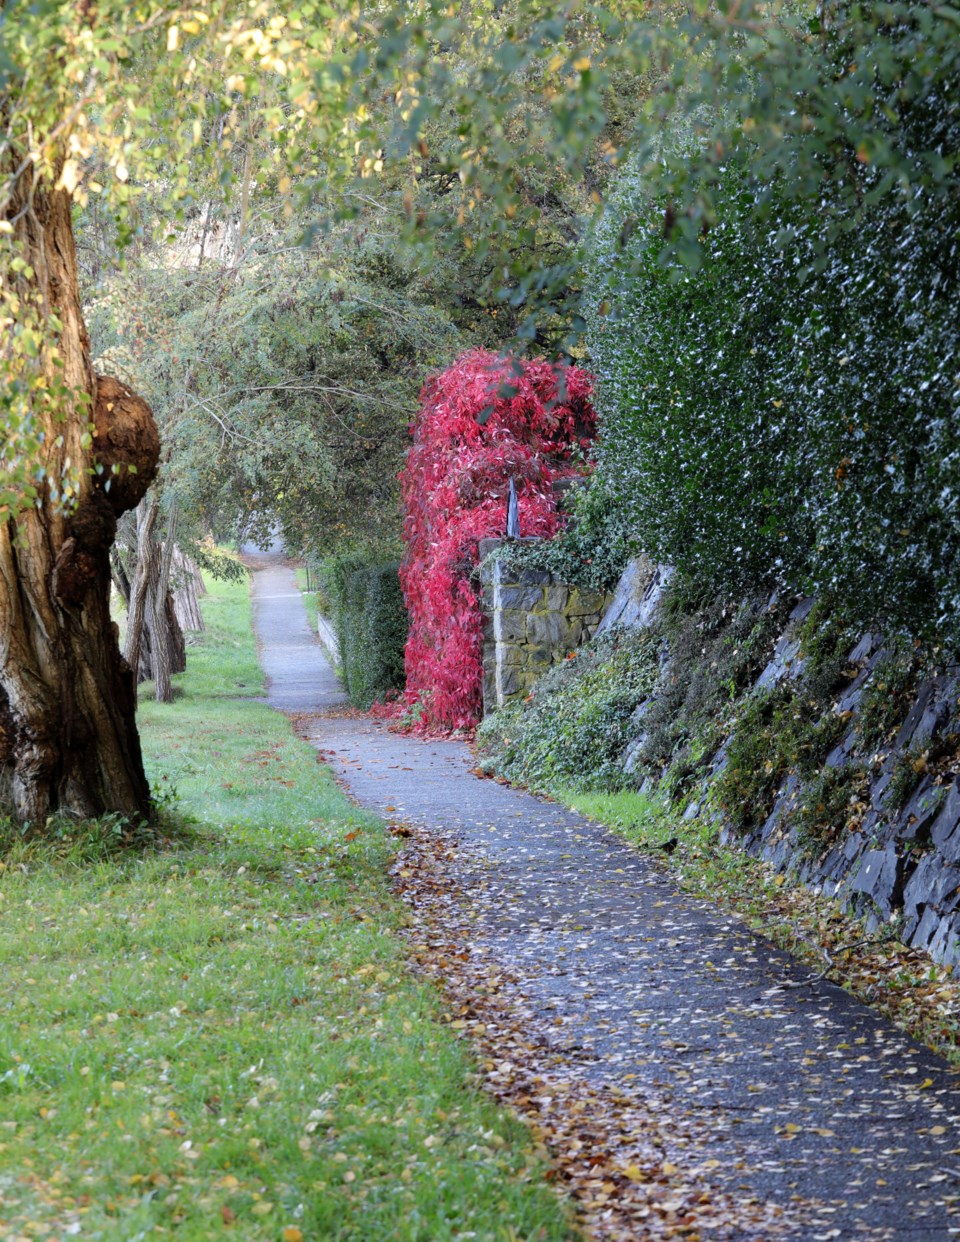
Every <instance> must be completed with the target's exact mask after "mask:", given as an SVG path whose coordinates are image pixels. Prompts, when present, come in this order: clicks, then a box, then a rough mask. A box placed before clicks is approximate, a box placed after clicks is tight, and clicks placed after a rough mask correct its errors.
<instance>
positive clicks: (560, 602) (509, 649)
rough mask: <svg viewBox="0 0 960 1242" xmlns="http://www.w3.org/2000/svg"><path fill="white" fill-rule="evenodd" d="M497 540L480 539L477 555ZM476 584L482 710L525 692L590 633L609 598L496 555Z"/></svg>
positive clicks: (495, 546)
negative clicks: (481, 615)
mask: <svg viewBox="0 0 960 1242" xmlns="http://www.w3.org/2000/svg"><path fill="white" fill-rule="evenodd" d="M499 544H500V540H496V539H485V540H483V541H482V542H481V545H480V555H481V558H483V557H486V556H487V555H488V554H489V553H490V552H492V551H493V550H494V549H495V548H497V547H498V546H499ZM481 586H482V601H483V612H484V634H483V639H484V642H483V710H484V713H485V714H486V713H489V712H492V711H495V710H496V709H497V708H498V707H503V705H504V704H505V703H508V702H510V700H511V699H515V698H523V697H525V696H526V695H528V694H529V693H530V691H531V689H532V688H533V683H534V682H535V681H536V680H537V678H538V677H540V676H542V675H543V673H545V672H546V671H547V670H548V669H549V668H550V666H551V665H553V664H557V663H559V662H560V661H561V660H564V659H566V657H567V656H568V655H569V653H570V652H571V651H573V650H575V649H576V648H577V647H578V646H579V645H580V644H581V643H583V642H586V641H587V640H588V639H590V638H592V637H593V635H594V634H595V633H596V630H597V626H598V625H599V624H600V620H601V617H602V616H603V613H604V611H605V609H606V607H607V605H608V604H609V602H610V598H611V597H610V596H608V595H604V594H602V593H600V592H596V591H585V590H583V589H581V588H580V587H575V586H571V585H569V583H564V582H560V581H558V580H557V579H556V578H554V576H553V575H552V574H550V573H547V572H546V571H544V570H539V569H519V570H512V569H509V568H507V567H505V566H504V565H503V564H502V563H501V562H499V561H495V562H494V563H493V567H492V568H491V569H489V570H484V571H483V572H482V575H481Z"/></svg>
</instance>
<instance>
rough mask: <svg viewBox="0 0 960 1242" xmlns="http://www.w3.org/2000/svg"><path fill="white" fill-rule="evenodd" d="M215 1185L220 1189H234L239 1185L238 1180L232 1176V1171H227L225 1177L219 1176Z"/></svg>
mask: <svg viewBox="0 0 960 1242" xmlns="http://www.w3.org/2000/svg"><path fill="white" fill-rule="evenodd" d="M217 1185H218V1186H219V1187H220V1189H221V1190H236V1188H237V1187H238V1186H239V1185H240V1182H239V1181H238V1180H237V1178H235V1177H234V1176H233V1174H232V1173H228V1174H227V1175H226V1177H221V1178H220V1181H219V1182H217Z"/></svg>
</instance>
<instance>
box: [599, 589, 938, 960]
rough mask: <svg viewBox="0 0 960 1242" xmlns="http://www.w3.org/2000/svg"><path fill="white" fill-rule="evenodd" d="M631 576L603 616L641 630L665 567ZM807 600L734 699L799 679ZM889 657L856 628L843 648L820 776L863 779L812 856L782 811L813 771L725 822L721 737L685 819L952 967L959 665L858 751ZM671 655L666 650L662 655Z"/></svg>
mask: <svg viewBox="0 0 960 1242" xmlns="http://www.w3.org/2000/svg"><path fill="white" fill-rule="evenodd" d="M638 572H639V571H638V569H637V567H636V566H632V567H631V568H630V569H628V571H627V574H626V575H625V577H624V580H623V582H621V586H620V588H619V589H618V592H617V597H616V600H615V602H614V604H613V605H611V608H610V611H609V613H608V616H609V617H610V618H611V619H612V618H613V616H614V613H615V612H616V610H617V608H618V603H617V601H620V602H621V603H622V604H623V608H622V610H621V612H620V614H619V616H618V617H617V621H618V623H620V624H626V625H628V626H631V627H639V628H646V627H649V626H651V625H654V624H656V621H657V611H658V606H659V603H660V600H661V598H662V595H663V588H664V585H665V583H666V581H668V580H669V576H670V574H669V570H668V569H665V567H658V568H657V570H656V572H655V574H654V576H653V577H652V579H650V581H649V582H648V584H647V587H646V589H645V590H643V591H640V590H639V589H638V583H637V576H638ZM640 585H642V582H641V583H640ZM631 601H632V602H631ZM771 602H772V601H771ZM813 604H814V601H813V600H812V599H805V600H803V601H801V602H800V603H799V604H798V605H797V606H796V607H795V608H794V610H793V612H792V613H791V614H790V617H789V621H788V623H787V625H786V628H785V629H784V631H783V632H782V633H781V634H780V635H779V636H778V637H777V639H776V641H775V643H774V644H773V647H772V651H771V655H770V658H769V660H768V662H767V664H766V666H765V667H764V668H763V670H762V672H761V673H760V674H759V676H758V677H757V678H756V679H755V681H754V682H753V684H752V686H751V687H750V688H749V689H748V691H747V692H746V694H745V695H742V696H741V699H740V701H741V702H742V701H743V700H744V699H745V698H746V697H747V695H749V694H753V693H759V692H763V691H769V690H772V689H774V688H775V687H778V686H779V687H781V688H783V687H787V688H789V686H790V683H798V689H799V679H800V675H801V673H802V672H803V667H804V655H803V651H802V643H801V641H800V638H799V634H798V631H799V630H800V628H801V626H802V624H803V622H804V620H805V619H806V618H807V616H808V615H809V613H810V611H811V609H812V607H813ZM604 625H605V626H606V625H607V620H606V619H605V621H604ZM887 654H888V652H887V649H886V647H885V643H884V637H883V635H881V634H878V633H867V634H864V635H863V636H862V637H861V638H860V639H859V640H858V641H857V642H856V644H855V645H854V646H853V647H852V648H850V650H849V651H848V653H847V662H848V669H849V676H850V681H849V684H848V685H847V686H846V687H845V688H844V689H843V691H842V693H840V694H839V695H838V697H837V698H836V700H835V702H833V704H832V707H831V711H832V712H833V713H834V714H835V715H837V716H839V717H840V720H841V721H842V722H843V723H845V725H846V732H845V733H844V735H843V737H842V739H841V741H840V742H839V743H838V744H837V745H836V746H835V747H834V748H833V750H831V751H830V752H829V754H828V755H827V757H826V760H825V763H824V768H823V769H821V773H822V771H823V770H824V769H828V768H837V769H844V768H847V767H848V766H849V765H851V764H857V765H860V767H861V768H862V771H863V773H864V776H863V778H862V787H861V790H860V792H859V793H858V794H857V795H856V798H855V799H852V800H851V805H850V806H849V807H848V815H847V818H846V819H845V822H844V824H843V825H839V824H838V828H839V831H838V832H837V834H836V836H835V838H834V840H833V841H832V842H831V843H830V844H829V846H828V847H826V848H824V849H823V850H822V851H821V852H820V854H819V856H812V851H811V848H810V844H809V842H804V841H803V840H802V839H801V838H800V836H799V834H798V829H797V826H796V818H795V817H794V816H793V815H792V814H791V813H792V812H793V811H795V810H796V809H797V807H798V805H799V804H800V801H801V799H802V798H803V797H804V794H805V792H806V791H809V790H810V788H811V784H812V781H813V780H816V779H817V776H818V775H820V774H821V773H815V774H814V775H813V776H812V777H811V778H809V779H808V780H807V781H806V782H802V781H801V780H800V779H799V778H798V777H797V775H796V774H790V775H788V776H787V777H786V779H785V780H784V781H783V782H782V783H781V785H780V787H779V789H778V791H777V794H776V798H775V801H774V803H773V806H772V809H771V810H770V813H769V814H768V815H767V817H766V819H765V820H764V821H763V823H762V824H760V825H758V826H757V827H756V828H754V829H751V830H749V831H747V832H746V833H744V832H741V831H739V830H737V829H735V828H734V827H732V826H731V825H730V824H729V823H725V822H724V821H723V819H722V817H721V816H720V813H719V811H718V810H717V809H716V806H715V804H714V803H713V802H712V800H711V785H712V783H713V781H715V780H716V778H717V777H718V776H719V774H720V773H721V772H722V771H723V770H724V768H725V766H726V764H727V761H728V760H727V754H728V750H729V747H730V742H731V740H732V739H731V738H730V737H728V738H727V740H726V741H725V742H724V743H723V745H721V746H720V748H719V749H718V750H717V751H716V753H715V754H714V755H713V756H712V758H711V760H710V761H709V763H708V765H707V770H708V773H709V775H708V776H707V777H706V779H705V780H704V781H703V782H702V783H701V784H700V786H698V788H697V791H696V792H695V793H694V794H693V796H692V797H690V799H689V801H688V802H687V804H686V808H685V817H686V818H688V819H690V818H696V817H698V816H701V815H710V816H715V817H717V819H718V821H719V824H720V834H721V840H722V841H724V843H726V844H728V845H730V846H735V847H737V848H742V849H745V850H746V851H747V852H748V853H750V854H753V855H755V856H758V857H761V858H763V859H765V860H766V861H767V862H769V863H771V864H772V865H773V866H774V867H776V868H777V869H778V870H780V871H787V870H792V871H795V872H796V873H797V874H798V875H799V877H800V879H801V880H802V881H803V882H804V883H805V884H807V885H808V886H810V887H812V888H814V889H816V890H818V891H821V892H823V893H824V894H825V895H827V896H829V897H834V898H836V899H837V900H838V901H840V902H841V903H842V904H843V905H844V906H846V907H847V908H848V909H850V910H852V912H854V913H856V914H858V915H863V916H865V917H866V920H867V924H868V927H869V928H870V929H871V930H872V929H875V928H876V927H878V926H879V925H880V924H881V923H885V922H888V921H890V920H894V921H897V920H899V921H900V923H901V925H900V928H899V930H898V935H899V938H900V939H901V940H903V942H904V943H906V944H909V945H912V946H914V947H916V948H918V949H922V950H925V951H926V952H928V953H929V954H930V955H931V956H932V957H933V958H934V959H935V960H937V961H938V962H941V963H944V964H947V965H951V966H955V965H958V964H960V668H958V667H957V666H947V667H945V668H942V669H940V670H939V671H937V673H936V675H933V676H929V677H927V679H926V680H923V681H921V682H920V683H919V684H918V686H917V687H916V690H915V693H914V695H913V697H912V705H911V706H910V707H909V710H908V711H907V712H906V714H905V716H904V718H903V721H902V724H901V726H900V728H899V730H898V732H897V733H896V735H895V736H893V737H892V738H890V740H888V741H886V742H885V743H884V744H883V745H882V746H881V747H880V748H879V750H874V749H872V748H865V747H864V743H863V739H862V735H861V733H860V731H859V730H858V718H859V715H860V709H861V704H862V702H863V698H864V694H865V692H866V691H867V689H868V687H870V686H871V684H872V680H873V677H874V673H875V672H876V671H877V670H878V668H880V667H881V666H882V663H883V660H884V658H885V656H886V655H887ZM669 658H670V657H669V653H668V652H667V653H665V655H664V659H665V660H667V661H669ZM881 688H882V686H881ZM650 703H651V700H646V701H644V702H642V703H640V704H639V705H638V707H637V709H636V711H635V712H634V719H635V721H636V723H637V732H636V736H635V738H634V739H633V741H632V742H631V743H630V745H629V746H628V747H627V749H626V751H625V752H624V756H623V760H622V763H623V767H624V769H625V770H626V771H628V772H630V771H632V770H633V769H634V767H635V765H636V761H637V755H638V754H639V751H640V747H641V746H642V744H643V741H644V738H645V734H644V728H643V721H644V717H645V716H646V715H647V713H648V711H649V708H650ZM888 736H889V735H888ZM657 784H658V782H657V781H656V779H654V778H653V777H651V776H648V777H647V778H646V779H645V780H644V781H643V782H642V783H641V784H640V788H641V790H642V791H644V792H650V793H652V792H655V791H656V789H657ZM897 787H898V788H897Z"/></svg>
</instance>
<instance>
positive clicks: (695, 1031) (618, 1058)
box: [253, 558, 960, 1242]
mask: <svg viewBox="0 0 960 1242" xmlns="http://www.w3.org/2000/svg"><path fill="white" fill-rule="evenodd" d="M262 566H263V567H262V568H260V569H258V570H257V571H256V573H255V575H254V588H253V590H254V600H255V621H256V628H257V634H258V638H259V641H260V646H261V652H262V659H263V665H264V668H265V670H266V672H267V675H268V678H269V691H268V701H269V702H270V703H271V704H273V705H274V706H276V707H278V708H281V709H282V710H285V711H290V712H316V713H323V712H324V711H325V710H328V709H329V708H331V707H335V706H336V705H337V704H338V703H341V702H342V701H343V696H342V692H340V691H339V687H338V686H337V683H336V679H335V678H334V676H333V673H332V671H331V669H330V666H329V664H328V663H327V661H326V660H325V658H324V656H323V652H322V649H321V648H320V646H319V644H318V643H317V642H316V641H315V640H314V639H313V638H312V636H311V634H310V631H309V629H308V627H307V625H306V617H305V612H304V609H303V605H302V602H301V601H300V599H299V598H298V594H297V592H296V588H295V585H294V579H293V573H292V571H291V570H290V569H288V568H286V567H285V566H283V565H281V564H279V563H277V562H276V561H275V560H271V559H270V558H264V559H263V561H262ZM312 740H314V742H315V744H316V745H317V746H318V748H321V749H322V751H323V752H324V757H325V758H326V759H327V760H328V762H330V763H331V765H332V766H333V768H334V769H335V771H337V772H338V774H339V776H340V777H341V779H342V780H343V782H344V783H345V784H346V786H347V787H348V788H349V790H350V791H351V792H352V793H353V795H354V796H355V797H356V799H357V800H358V801H359V802H360V803H362V804H363V805H365V806H368V807H370V808H371V809H373V810H376V811H378V812H380V813H382V814H384V815H385V816H387V817H388V818H390V819H393V820H397V819H406V820H408V821H410V822H411V823H415V824H418V825H422V826H424V827H425V828H427V829H429V830H430V831H431V832H432V833H435V834H439V835H440V836H441V837H442V838H443V839H444V840H445V841H448V842H451V843H453V844H454V845H455V852H454V853H453V855H452V857H453V858H455V860H456V861H455V863H454V864H451V865H454V866H455V867H456V874H457V878H458V880H459V882H460V885H461V888H462V889H463V890H464V891H466V892H468V893H469V898H470V916H471V918H472V919H473V923H472V927H473V929H474V932H475V935H474V937H472V939H471V942H473V940H474V939H475V942H476V945H477V946H478V948H482V950H483V951H484V952H485V953H487V954H488V955H489V956H490V957H491V958H492V959H493V960H496V961H498V962H499V963H501V964H502V965H503V966H504V967H505V968H506V969H508V970H509V971H510V972H511V973H512V975H513V976H514V977H515V978H518V980H519V982H518V984H517V996H518V1000H519V999H520V998H522V1000H523V1003H524V1006H525V1007H526V1008H529V1009H532V1010H533V1011H534V1012H535V1013H536V1014H537V1015H538V1021H540V1020H542V1022H543V1025H544V1028H545V1029H549V1030H550V1031H552V1032H553V1034H552V1035H551V1037H550V1038H551V1041H552V1047H553V1049H554V1050H555V1052H556V1054H557V1058H558V1060H562V1061H563V1062H564V1063H568V1064H575V1065H576V1067H577V1069H578V1072H580V1073H583V1074H585V1075H587V1076H588V1077H589V1078H590V1080H591V1081H593V1082H595V1083H597V1084H600V1085H601V1086H607V1085H614V1086H616V1087H618V1088H620V1089H621V1090H622V1091H623V1092H625V1093H628V1094H630V1095H632V1096H633V1097H635V1098H637V1099H638V1100H644V1101H646V1102H647V1103H648V1104H649V1101H650V1100H654V1101H656V1104H657V1107H658V1109H659V1110H660V1112H659V1114H658V1115H660V1116H661V1117H664V1118H666V1121H667V1122H668V1123H669V1119H670V1118H671V1117H676V1118H677V1119H678V1122H679V1121H680V1119H682V1124H683V1126H684V1127H685V1128H687V1129H690V1128H693V1129H695V1131H696V1133H697V1134H698V1135H699V1138H698V1139H697V1140H696V1143H695V1148H696V1150H690V1151H689V1153H688V1156H689V1160H690V1161H691V1165H695V1166H696V1176H697V1178H698V1179H700V1181H701V1182H702V1184H703V1188H704V1191H705V1192H707V1193H708V1194H709V1193H712V1192H711V1187H713V1188H715V1189H716V1190H717V1191H720V1192H724V1193H726V1194H728V1195H733V1196H734V1197H736V1196H740V1197H741V1198H742V1199H744V1200H747V1199H749V1197H750V1196H756V1197H757V1198H758V1199H760V1200H765V1201H768V1202H772V1203H776V1204H781V1205H790V1204H791V1201H793V1204H794V1206H795V1207H796V1208H797V1209H798V1210H799V1211H801V1212H802V1213H803V1215H804V1220H805V1226H804V1228H803V1229H802V1230H801V1231H800V1233H799V1235H798V1236H801V1237H802V1238H804V1239H810V1240H811V1242H813V1240H815V1239H834V1238H838V1239H848V1238H849V1239H854V1238H884V1239H892V1240H897V1242H899V1240H900V1239H903V1240H906V1239H916V1240H919V1239H923V1240H929V1242H934V1240H937V1242H939V1240H941V1239H947V1238H950V1237H953V1236H960V1218H958V1217H957V1216H955V1215H952V1209H950V1208H949V1207H948V1200H950V1199H952V1198H953V1197H954V1196H956V1195H958V1194H960V1150H958V1149H960V1131H958V1127H957V1122H958V1115H960V1089H958V1080H957V1077H956V1076H955V1075H954V1074H953V1073H952V1072H951V1071H950V1070H949V1069H948V1067H947V1066H946V1064H945V1063H944V1062H943V1061H942V1060H940V1059H939V1058H938V1057H936V1056H934V1055H933V1054H932V1053H930V1052H928V1051H927V1050H925V1049H923V1048H921V1047H920V1046H919V1045H917V1044H915V1043H914V1042H913V1041H911V1040H909V1039H907V1038H906V1037H904V1036H903V1034H902V1033H901V1032H899V1031H897V1030H896V1029H895V1028H894V1027H892V1026H891V1025H890V1024H889V1023H887V1022H885V1021H883V1020H882V1019H881V1018H879V1017H878V1016H877V1015H876V1014H875V1013H874V1012H873V1011H871V1010H870V1009H868V1008H866V1007H864V1006H863V1005H861V1004H859V1003H858V1002H857V1001H855V1000H853V999H851V998H850V997H849V996H848V995H847V994H846V993H845V992H843V991H842V990H841V989H840V988H838V987H835V986H833V985H832V984H829V983H819V984H817V985H815V986H813V987H801V988H798V989H796V990H790V991H786V992H783V991H774V990H772V989H775V987H776V985H778V984H780V983H783V982H784V981H786V980H793V981H796V980H802V979H808V978H809V977H810V974H811V972H810V971H809V970H807V969H806V968H804V967H802V966H800V965H799V964H798V963H796V962H795V961H794V960H793V959H791V958H790V957H789V956H788V955H787V954H784V953H782V952H779V951H778V950H776V949H774V948H773V947H771V945H769V944H768V943H766V942H765V941H763V940H760V939H758V938H757V937H756V936H754V935H753V934H752V933H751V932H750V931H749V930H747V929H746V928H745V927H744V926H743V925H742V924H741V923H740V922H739V921H738V920H737V919H736V918H734V917H732V916H730V915H728V914H726V913H725V912H724V911H722V910H721V909H720V908H719V907H716V906H713V905H711V904H709V903H706V902H701V901H696V900H694V899H692V898H690V897H687V896H685V895H681V894H678V893H676V892H675V891H674V889H673V887H672V885H671V884H670V881H669V878H668V877H665V876H664V874H663V873H662V872H661V871H659V870H658V869H657V867H656V866H654V865H652V864H651V863H650V862H648V861H647V860H646V859H645V858H644V857H643V855H642V854H640V853H638V852H637V851H635V850H633V849H631V848H629V847H628V846H627V845H625V844H624V843H623V842H622V841H620V840H619V839H618V838H616V837H615V836H613V835H612V834H610V833H607V832H606V831H604V830H603V829H601V828H599V827H597V826H596V825H593V824H590V823H588V822H587V821H585V820H583V819H582V818H580V817H579V816H577V815H575V814H573V813H572V812H569V811H567V810H565V809H563V808H562V807H560V806H558V805H556V804H555V803H551V802H546V801H543V800H541V799H538V798H535V797H533V796H531V795H528V794H525V793H522V792H519V791H517V790H514V789H511V788H508V787H505V786H503V785H500V784H497V783H496V782H494V781H491V780H481V779H478V778H477V777H476V776H474V775H472V774H471V772H470V770H469V769H470V768H471V767H472V766H473V759H472V756H471V754H470V751H469V750H468V748H467V747H466V746H464V745H462V744H459V743H455V742H436V741H434V742H423V741H418V740H416V739H410V738H407V737H403V736H398V735H396V734H392V733H390V732H389V731H388V730H387V728H386V727H385V726H383V725H382V724H380V723H378V722H376V721H372V720H368V719H349V718H342V717H336V716H333V717H330V718H326V719H323V718H318V719H317V720H316V721H315V722H313V731H312ZM707 1157H708V1158H709V1159H708V1160H707V1163H706V1164H705V1163H704V1161H705V1158H707ZM638 1230H639V1231H638V1232H637V1234H636V1236H637V1238H640V1239H642V1238H644V1237H645V1236H648V1235H645V1233H644V1231H643V1228H642V1226H638ZM657 1236H660V1235H659V1234H658V1235H657ZM677 1236H687V1235H685V1234H678V1235H677ZM718 1236H723V1237H733V1236H736V1237H742V1238H744V1239H746V1238H751V1239H759V1238H760V1237H761V1236H764V1237H765V1236H767V1235H766V1234H761V1233H757V1232H756V1231H751V1230H750V1229H749V1228H748V1229H743V1230H741V1231H740V1232H738V1233H729V1232H728V1233H722V1234H718V1233H715V1232H711V1233H709V1234H707V1233H705V1234H704V1238H706V1237H718Z"/></svg>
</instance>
